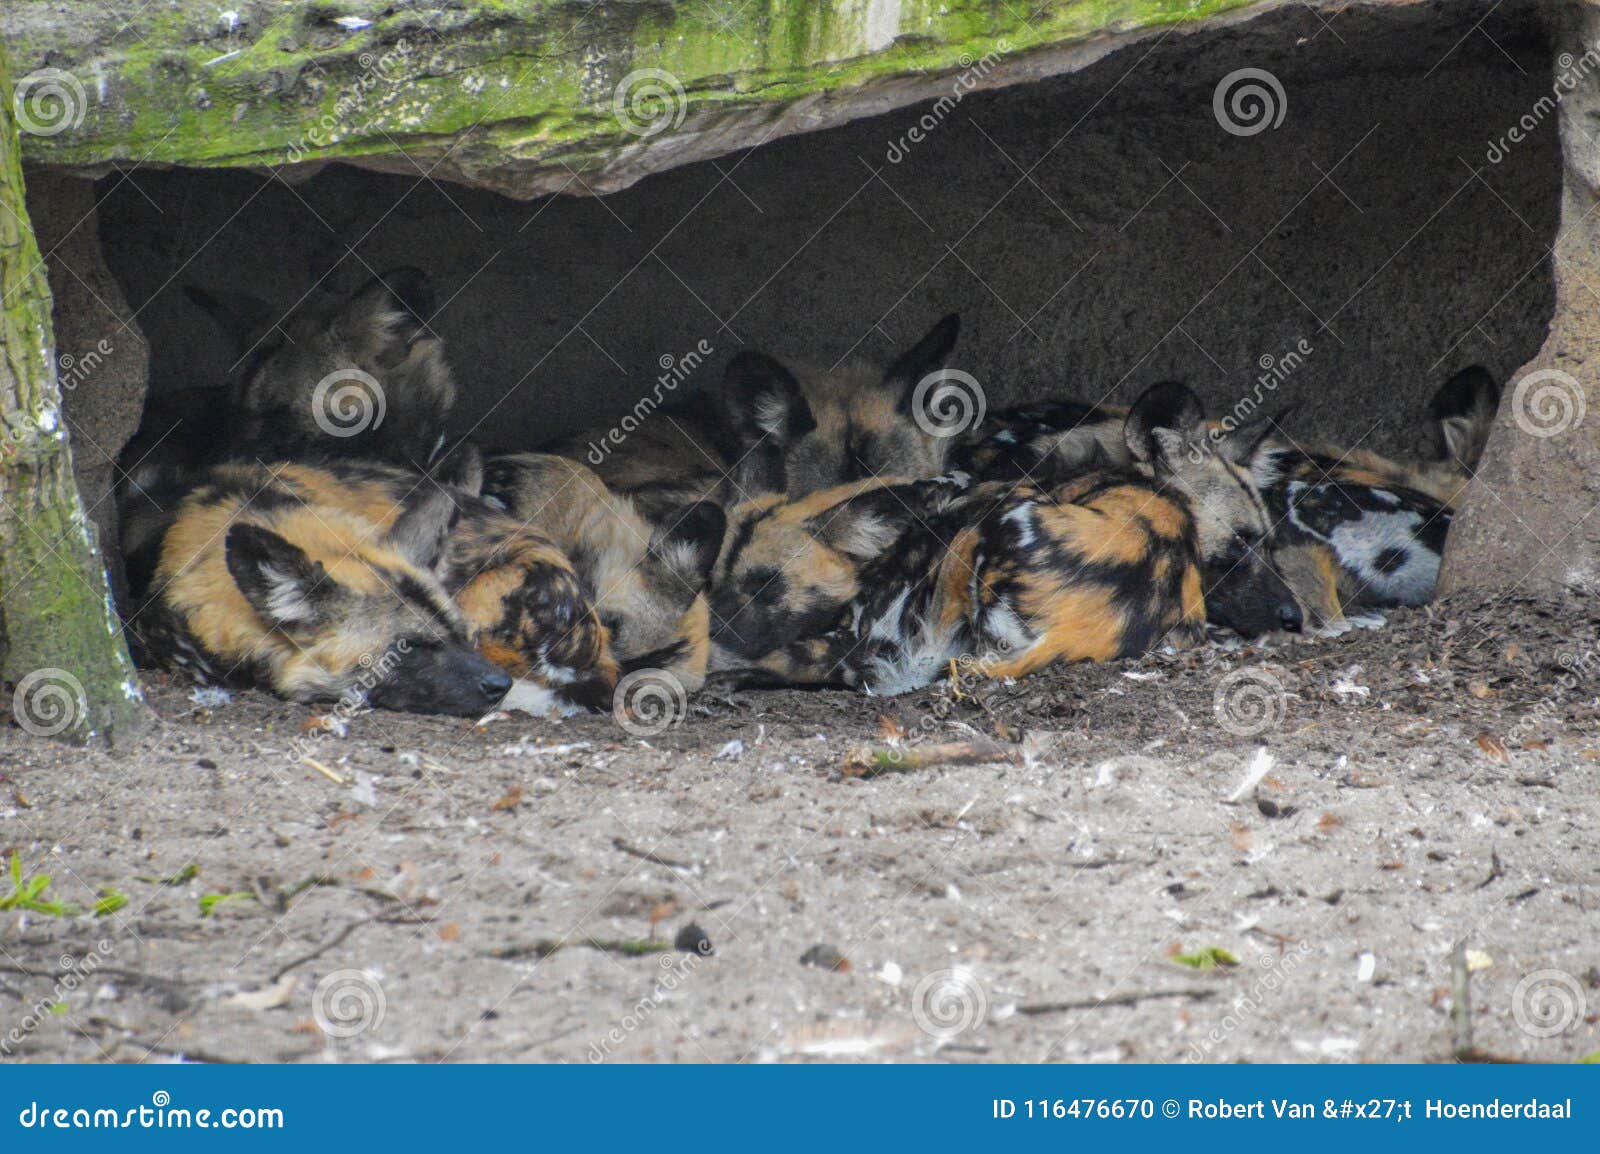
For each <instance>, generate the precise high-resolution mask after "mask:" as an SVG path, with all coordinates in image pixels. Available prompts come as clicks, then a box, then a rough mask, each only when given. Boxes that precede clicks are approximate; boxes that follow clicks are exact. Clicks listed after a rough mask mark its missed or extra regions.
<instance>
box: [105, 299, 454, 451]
mask: <svg viewBox="0 0 1600 1154" xmlns="http://www.w3.org/2000/svg"><path fill="white" fill-rule="evenodd" d="M185 293H186V295H187V296H188V297H189V299H190V300H192V301H194V302H195V303H196V304H197V305H199V306H200V308H201V309H203V310H204V311H205V312H206V314H207V315H208V316H210V317H211V318H212V319H213V320H214V321H215V322H216V324H217V326H218V328H219V329H221V331H222V332H223V334H224V336H225V337H226V338H227V342H226V344H227V355H228V357H229V359H230V361H232V363H233V367H232V369H231V370H230V372H229V376H228V384H227V388H226V389H225V390H219V389H214V388H193V389H186V390H182V391H180V392H177V393H175V394H172V395H170V396H168V397H165V398H152V400H151V403H150V404H149V406H148V407H147V409H146V412H145V416H144V420H143V421H142V422H141V426H140V430H139V434H138V436H137V437H135V439H134V440H133V441H132V442H130V443H129V445H128V448H127V449H126V450H125V451H124V453H123V467H124V471H125V472H129V473H132V474H133V477H134V480H135V482H136V483H137V482H140V481H142V480H143V479H144V474H145V473H146V472H149V473H157V472H166V473H169V472H171V470H172V469H174V468H189V469H196V468H200V467H203V466H205V465H210V464H216V463H217V462H219V461H222V460H226V459H229V458H239V459H245V460H260V461H283V460H318V459H323V458H328V457H334V456H336V457H338V458H339V459H350V458H364V459H372V460H380V461H388V462H391V463H394V464H399V465H410V466H412V467H415V468H422V467H425V466H426V465H427V463H428V462H429V460H430V459H431V457H432V456H433V455H434V453H435V452H436V450H437V448H438V446H439V443H440V441H441V436H440V432H441V430H442V428H443V426H444V421H445V418H446V417H447V416H448V415H449V412H450V409H451V407H452V406H453V405H454V403H455V397H456V387H455V382H454V379H453V378H452V376H451V373H450V366H449V365H448V363H447V362H446V360H445V355H444V348H443V343H442V342H441V341H440V340H439V338H438V337H437V335H436V334H435V333H434V332H433V330H432V329H431V328H429V324H428V322H429V319H430V318H431V316H432V314H433V311H434V303H433V302H434V292H433V289H432V286H431V285H430V284H429V282H428V279H427V277H426V275H425V274H423V273H422V272H420V271H419V270H417V269H414V268H396V269H389V270H387V271H385V272H384V273H382V274H380V275H379V276H377V277H375V278H374V279H373V280H372V281H370V282H369V283H367V284H366V285H365V286H363V287H362V288H360V289H358V290H356V291H355V292H354V293H352V294H351V295H350V296H349V297H348V298H346V299H345V300H343V301H341V302H313V303H311V304H308V305H305V306H302V307H299V308H296V309H294V310H293V311H292V312H289V313H288V314H287V315H285V313H284V312H283V311H282V310H276V309H273V308H272V307H270V306H269V305H267V304H266V302H264V301H261V300H258V299H256V298H254V297H250V296H246V295H244V294H239V293H215V294H213V293H209V292H206V291H204V290H202V289H199V288H197V287H194V286H190V287H189V288H187V289H185Z"/></svg>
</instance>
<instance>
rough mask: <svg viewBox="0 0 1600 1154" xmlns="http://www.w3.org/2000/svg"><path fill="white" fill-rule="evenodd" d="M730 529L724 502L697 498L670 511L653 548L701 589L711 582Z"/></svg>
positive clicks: (663, 560)
mask: <svg viewBox="0 0 1600 1154" xmlns="http://www.w3.org/2000/svg"><path fill="white" fill-rule="evenodd" d="M727 532H728V515H727V513H725V512H723V509H722V506H721V505H719V504H717V503H716V502H715V501H696V502H695V503H694V504H692V505H689V506H687V507H685V508H682V509H674V510H671V511H670V512H669V513H668V514H667V517H666V524H665V525H664V526H663V527H662V528H661V529H659V530H657V531H656V533H655V534H654V536H652V537H651V539H650V551H651V552H652V553H654V554H655V555H656V556H657V557H658V558H660V559H661V561H662V563H663V564H665V565H666V566H667V567H668V568H669V569H671V570H672V571H673V572H675V573H677V574H678V575H679V576H681V577H682V578H683V579H684V581H685V582H687V583H688V584H689V585H690V586H692V587H693V588H694V590H695V591H696V592H699V591H700V590H702V589H704V588H705V587H706V586H707V585H709V584H710V583H711V571H712V569H714V568H715V567H716V564H717V557H718V556H719V555H720V554H721V552H722V539H723V537H725V536H726V535H727Z"/></svg>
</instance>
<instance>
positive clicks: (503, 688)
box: [478, 669, 511, 701]
mask: <svg viewBox="0 0 1600 1154" xmlns="http://www.w3.org/2000/svg"><path fill="white" fill-rule="evenodd" d="M478 689H479V691H481V692H482V693H483V695H484V697H486V698H487V699H489V700H490V701H499V700H500V699H501V698H502V697H504V696H505V695H506V694H507V693H509V692H511V674H509V673H507V672H506V671H505V670H504V669H496V670H495V671H494V672H493V673H485V674H484V675H483V680H482V681H480V682H478Z"/></svg>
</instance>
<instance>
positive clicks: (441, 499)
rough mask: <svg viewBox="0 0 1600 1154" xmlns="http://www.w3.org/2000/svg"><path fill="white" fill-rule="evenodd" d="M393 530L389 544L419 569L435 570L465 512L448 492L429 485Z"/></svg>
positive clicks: (398, 519)
mask: <svg viewBox="0 0 1600 1154" xmlns="http://www.w3.org/2000/svg"><path fill="white" fill-rule="evenodd" d="M424 489H425V491H424V490H418V492H417V494H416V496H414V497H413V498H412V499H411V501H410V502H409V503H408V505H407V508H406V510H405V512H403V513H401V514H400V516H398V517H396V518H395V521H394V524H393V525H391V526H390V527H389V532H388V535H387V536H386V537H385V538H384V542H385V544H387V545H388V546H389V547H390V548H391V549H394V550H395V551H396V552H397V553H399V554H400V555H401V556H403V557H405V558H406V559H407V560H408V561H410V562H411V563H412V564H413V565H415V566H417V567H418V568H419V569H430V570H431V569H433V568H435V567H436V566H437V565H438V564H439V562H440V561H441V560H442V559H443V557H444V547H445V542H446V541H447V540H448V539H449V537H450V532H451V530H452V529H454V528H455V525H456V522H457V520H459V519H460V516H461V509H460V506H458V505H457V504H456V500H455V498H454V497H453V496H452V495H451V494H450V493H449V492H448V491H446V490H444V489H438V488H434V487H432V486H425V487H424Z"/></svg>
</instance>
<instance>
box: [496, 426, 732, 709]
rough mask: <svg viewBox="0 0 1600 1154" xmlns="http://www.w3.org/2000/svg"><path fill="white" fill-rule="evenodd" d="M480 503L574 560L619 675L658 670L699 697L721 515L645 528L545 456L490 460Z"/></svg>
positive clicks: (567, 463)
mask: <svg viewBox="0 0 1600 1154" xmlns="http://www.w3.org/2000/svg"><path fill="white" fill-rule="evenodd" d="M483 494H484V498H485V500H487V501H490V502H491V503H493V504H495V505H496V506H498V507H500V508H503V509H505V510H506V511H507V512H508V513H509V514H510V515H511V516H512V517H514V518H516V519H518V520H520V521H523V522H525V523H526V524H528V525H530V526H531V527H533V528H535V529H537V530H538V531H539V532H540V533H541V534H543V535H544V536H546V537H548V538H549V539H550V540H551V541H553V542H554V543H555V544H556V545H557V546H558V547H559V548H561V549H562V550H563V551H564V552H565V553H566V554H567V556H568V557H569V558H570V559H571V561H572V564H573V567H574V569H575V570H576V571H577V572H578V574H579V575H580V577H581V578H582V580H583V585H584V590H585V593H586V594H587V596H588V597H589V598H590V600H591V601H592V603H593V605H594V607H595V611H596V612H597V613H598V614H599V617H600V621H601V623H602V624H603V625H604V626H605V628H606V632H607V635H608V637H609V640H610V645H611V649H612V652H613V654H614V655H615V657H616V659H617V662H618V664H619V666H620V668H621V669H622V670H623V672H625V673H626V672H629V671H631V670H634V669H653V670H660V671H663V672H666V673H669V674H671V675H672V676H673V677H674V678H676V679H677V681H678V683H679V684H680V685H682V686H683V688H684V689H685V690H687V691H690V692H692V691H694V690H696V689H698V688H700V686H701V684H702V683H703V682H704V681H705V674H706V666H707V661H708V658H709V655H710V616H709V614H710V609H709V606H708V603H707V600H706V596H705V591H706V585H707V582H708V581H709V579H710V574H711V566H712V563H713V562H715V560H716V557H717V551H718V549H719V548H720V547H721V544H722V537H723V533H724V530H725V527H726V524H727V520H726V516H725V514H724V513H723V511H722V508H721V506H719V505H717V504H715V503H714V502H710V501H697V502H693V503H691V504H689V505H686V506H683V507H681V508H675V509H663V510H661V520H660V522H659V523H658V524H655V525H652V524H651V523H650V522H649V521H647V520H646V519H645V518H644V516H643V515H642V514H641V513H640V512H639V510H638V509H637V508H636V506H635V505H634V502H633V501H632V500H631V499H630V498H628V497H625V496H622V495H620V494H617V493H613V492H612V491H611V490H610V489H609V488H608V487H607V486H606V484H605V482H604V481H602V480H601V479H600V477H599V476H598V475H597V474H596V473H595V472H594V471H593V470H592V469H590V468H588V467H587V466H585V465H583V464H581V463H579V462H577V461H573V460H570V459H568V458H565V457H558V456H554V455H552V454H546V453H518V454H512V455H507V456H502V457H491V458H490V459H489V460H488V461H487V462H486V463H485V466H484V484H483Z"/></svg>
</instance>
